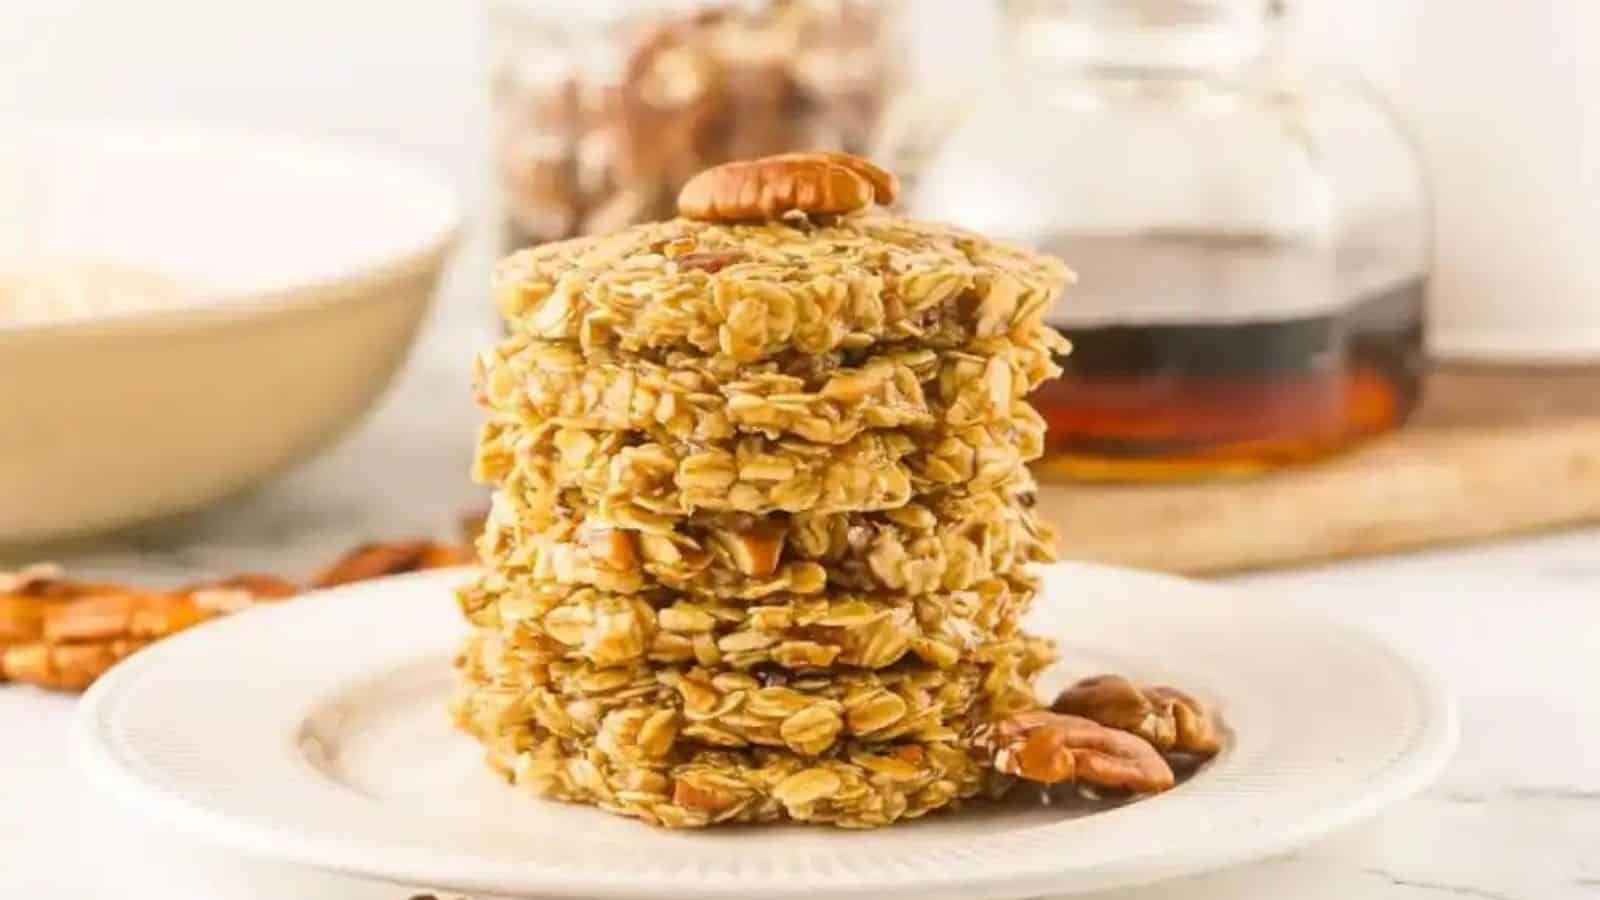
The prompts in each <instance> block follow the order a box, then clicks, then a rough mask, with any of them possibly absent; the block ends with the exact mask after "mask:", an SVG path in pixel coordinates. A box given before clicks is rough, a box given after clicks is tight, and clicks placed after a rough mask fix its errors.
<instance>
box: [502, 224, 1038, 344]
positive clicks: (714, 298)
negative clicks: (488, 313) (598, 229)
mask: <svg viewBox="0 0 1600 900" xmlns="http://www.w3.org/2000/svg"><path fill="white" fill-rule="evenodd" d="M729 252H736V253H738V254H741V256H740V257H739V258H740V260H741V261H739V262H735V263H733V264H731V265H727V266H723V267H721V268H719V269H718V270H717V271H708V270H706V269H705V268H703V267H700V266H680V265H679V264H678V263H677V262H676V260H677V259H678V258H680V257H690V256H692V255H698V254H704V253H729ZM1069 279H1070V274H1069V273H1068V271H1067V269H1066V267H1065V266H1063V265H1062V264H1061V263H1060V262H1058V261H1056V260H1055V259H1052V258H1050V257H1047V256H1043V255H1040V254H1036V253H1032V252H1030V251H1027V250H1024V249H1022V248H1020V247H1014V246H1010V245H1004V244H997V243H994V242H991V241H989V240H987V239H985V238H983V237H981V236H979V235H976V234H973V233H971V232H967V231H963V230H960V229H956V228H951V227H948V226H942V225H931V224H924V223H919V222H912V221H907V220H904V219H897V218H891V217H887V216H882V217H880V216H859V217H850V218H842V219H838V220H835V221H832V222H828V223H820V224H815V225H801V224H795V223H787V222H768V223H762V224H751V225H725V224H713V223H705V222H694V221H689V220H686V219H674V220H672V221H668V222H661V223H656V224H650V225H639V226H635V227H633V228H629V229H626V230H623V231H620V232H618V233H616V234H613V235H610V236H607V237H600V238H583V239H579V240H570V241H560V242H555V243H548V244H542V245H540V246H537V247H534V248H531V249H528V250H523V251H521V252H519V253H516V254H513V255H512V256H510V257H508V258H507V259H506V260H505V261H504V262H502V263H501V264H500V266H499V268H498V269H497V271H496V273H495V297H496V302H497V304H498V305H499V308H500V312H501V314H502V315H503V316H504V317H505V318H506V320H507V322H509V323H510V324H511V326H512V328H513V329H514V330H515V331H517V332H520V333H523V334H527V335H530V336H532V337H538V338H546V339H557V340H571V341H576V342H577V343H578V345H579V347H580V348H581V349H582V350H583V351H584V352H586V353H587V352H591V351H594V350H597V349H600V348H605V347H615V348H619V349H622V350H630V351H638V350H646V349H661V350H674V349H675V350H686V351H696V352H699V353H701V354H704V355H707V356H718V355H720V356H726V357H730V358H732V359H734V360H738V361H742V362H750V361H755V360H761V359H765V358H767V357H770V356H773V355H775V354H778V353H781V352H783V351H788V350H794V351H799V352H802V353H829V352H832V351H834V350H841V349H847V350H848V349H855V350H859V349H863V348H866V347H870V346H872V345H874V344H877V343H880V342H897V341H917V342H920V343H922V344H923V345H924V346H927V347H937V348H944V347H958V346H962V345H964V344H966V343H968V342H970V341H972V340H975V339H979V338H994V337H1002V336H1010V337H1012V338H1014V339H1016V340H1019V341H1021V342H1025V343H1043V344H1046V345H1048V346H1053V347H1061V346H1062V342H1061V341H1060V338H1058V337H1054V336H1053V332H1050V331H1049V329H1048V328H1046V327H1044V325H1043V321H1042V316H1043V314H1044V311H1045V309H1047V308H1048V307H1049V306H1050V305H1051V303H1052V302H1053V301H1054V300H1055V298H1056V296H1057V295H1058V294H1059V293H1060V291H1061V288H1062V286H1063V285H1065V284H1066V283H1067V282H1068V280H1069Z"/></svg>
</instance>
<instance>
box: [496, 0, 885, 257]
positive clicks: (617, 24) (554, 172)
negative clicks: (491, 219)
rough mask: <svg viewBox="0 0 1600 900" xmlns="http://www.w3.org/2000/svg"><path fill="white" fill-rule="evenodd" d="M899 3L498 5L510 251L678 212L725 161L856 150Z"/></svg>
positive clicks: (869, 117) (503, 194) (500, 168)
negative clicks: (697, 184)
mask: <svg viewBox="0 0 1600 900" xmlns="http://www.w3.org/2000/svg"><path fill="white" fill-rule="evenodd" d="M894 5H895V4H894V3H892V2H887V0H743V2H727V0H723V2H706V0H700V2H693V0H687V2H686V0H651V2H647V3H624V2H615V0H608V2H590V3H580V4H571V3H562V4H551V3H532V2H511V0H500V2H492V3H490V4H489V6H488V9H489V15H490V22H491V26H492V29H493V30H492V37H491V43H492V46H491V49H492V53H493V62H492V90H493V117H494V126H493V127H494V134H493V136H492V141H493V149H494V154H495V167H496V174H497V178H498V182H499V188H500V191H499V193H500V201H501V206H502V211H503V219H504V226H505V232H504V234H503V236H502V249H513V248H516V247H521V246H526V245H529V244H534V243H542V242H545V241H552V240H561V239H564V238H568V237H575V236H579V235H587V234H600V233H605V232H608V231H613V230H616V229H618V228H621V227H624V226H626V225H630V224H633V223H636V222H642V221H651V220H658V219H665V218H670V217H671V216H672V215H673V214H674V212H675V200H676V198H677V194H678V190H679V189H680V188H681V187H682V186H683V183H684V182H685V181H687V180H688V178H689V177H691V176H692V175H694V174H695V173H696V172H699V171H701V170H702V169H705V168H707V167H709V166H712V165H716V164H719V163H723V162H727V161H729V160H734V159H748V158H755V157H760V156H765V155H769V154H773V153H781V152H784V151H789V150H802V149H804V150H810V149H839V150H847V151H852V152H860V151H863V150H864V149H865V148H866V147H867V145H868V144H869V142H870V140H871V137H872V132H873V130H874V128H875V127H876V124H877V121H878V117H879V114H880V111H881V109H882V106H883V104H884V101H885V99H886V95H887V93H888V92H889V89H890V83H891V77H892V75H893V73H894V71H895V69H896V66H897V60H898V49H897V44H896V41H895V40H894V39H893V33H894V30H895V29H894V27H893V22H894V16H893V14H892V13H893V7H894ZM574 11H576V13H577V14H574Z"/></svg>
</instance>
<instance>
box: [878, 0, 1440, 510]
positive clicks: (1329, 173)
mask: <svg viewBox="0 0 1600 900" xmlns="http://www.w3.org/2000/svg"><path fill="white" fill-rule="evenodd" d="M1000 6H1001V10H1002V15H1003V19H1004V32H1005V34H1006V38H1005V39H1006V41H1007V42H1008V45H1009V46H1008V48H1007V51H1006V52H1004V53H1002V54H1001V57H1002V58H1003V59H1004V60H1006V62H1007V66H1006V70H1005V71H1003V72H1002V73H1000V74H999V76H998V80H999V84H998V85H997V86H995V87H994V88H993V89H992V90H990V91H988V92H987V94H986V99H979V100H978V101H977V102H976V103H975V104H974V105H973V107H972V108H971V109H969V110H967V111H965V113H964V114H963V115H962V116H961V117H960V122H959V124H957V125H955V126H954V127H953V129H952V130H950V131H948V132H947V133H945V134H944V136H943V137H942V138H941V140H940V141H939V142H938V144H937V146H936V147H935V148H933V149H931V150H929V149H927V148H926V147H923V148H919V149H918V151H917V152H918V153H920V154H921V155H922V157H923V158H924V160H925V166H924V168H923V169H922V170H921V171H920V172H918V173H914V174H915V177H913V178H910V179H908V181H909V182H910V183H911V184H912V185H913V186H914V187H913V190H912V191H911V192H910V196H909V199H908V203H907V205H908V206H909V208H910V211H911V212H912V213H913V214H915V215H918V216H923V217H928V218H933V219H940V220H945V221H951V222H955V223H958V224H963V225H967V226H969V227H972V228H974V229H975V230H979V231H984V232H987V233H991V234H1001V235H1005V236H1007V237H1009V238H1012V239H1014V240H1018V241H1021V242H1024V243H1027V244H1031V245H1033V246H1036V247H1039V248H1041V249H1043V250H1045V251H1047V252H1051V253H1055V254H1057V255H1059V256H1060V257H1062V258H1063V259H1065V260H1066V262H1067V263H1068V264H1069V265H1070V266H1072V268H1073V269H1074V270H1075V271H1076V272H1077V273H1078V276H1079V280H1078V283H1077V284H1076V285H1075V286H1074V287H1073V288H1072V289H1070V290H1069V291H1068V292H1067V293H1066V296H1065V297H1063V299H1062V300H1061V301H1060V302H1059V303H1058V305H1057V307H1056V308H1055V309H1053V310H1052V311H1051V313H1050V321H1051V323H1052V324H1053V325H1055V326H1056V327H1057V328H1059V329H1060V330H1061V331H1062V332H1064V333H1065V334H1066V335H1067V336H1068V337H1069V338H1071V339H1072V341H1073V344H1074V350H1073V352H1072V354H1071V355H1070V356H1069V357H1067V358H1065V359H1063V360H1062V365H1063V366H1064V367H1065V370H1066V371H1065V374H1064V376H1063V377H1062V378H1061V379H1059V380H1058V381H1056V382H1053V383H1051V384H1049V385H1047V386H1045V387H1044V388H1042V389H1041V390H1040V392H1039V393H1038V394H1037V395H1036V396H1035V397H1034V402H1035V404H1036V405H1037V406H1038V407H1039V409H1040V411H1041V412H1042V413H1043V414H1044V415H1045V417H1046V419H1047V421H1048V422H1049V426H1050V436H1049V456H1048V457H1047V460H1046V462H1045V463H1044V465H1043V471H1044V472H1046V473H1052V472H1053V473H1059V474H1063V475H1067V476H1071V477H1078V478H1088V479H1111V480H1143V479H1163V478H1183V477H1194V476H1210V475H1229V474H1242V473H1252V472H1257V471H1261V470H1264V469H1270V468H1273V467H1276V466H1280V465H1284V464H1288V463H1292V462H1296V461H1301V460H1308V459H1313V458H1317V457H1320V456H1323V455H1325V454H1328V453H1330V452H1333V451H1335V450H1338V449H1340V448H1343V447H1346V446H1349V445H1350V444H1351V443H1353V442H1355V441H1357V440H1360V439H1362V438H1365V437H1369V436H1371V435H1374V434H1379V433H1382V432H1385V431H1388V430H1390V429H1393V428H1396V427H1398V426H1399V425H1401V424H1402V423H1403V422H1404V421H1405V420H1406V418H1407V417H1408V416H1409V415H1410V413H1411V411H1412V410H1413V408H1414V407H1415V405H1416V403H1417V398H1418V392H1419V385H1420V377H1421V365H1420V353H1421V327H1422V324H1421V323H1422V318H1421V316H1422V306H1421V297H1422V294H1423V289H1424V286H1425V283H1426V278H1427V267H1428V252H1427V248H1428V243H1429V238H1428V213H1427V204H1426V200H1425V191H1424V188H1423V184H1422V178H1421V175H1420V170H1419V167H1418V165H1417V163H1416V162H1415V157H1414V155H1413V154H1412V153H1411V150H1410V148H1409V146H1408V144H1407V142H1406V141H1405V139H1404V138H1403V136H1401V135H1400V133H1399V132H1398V130H1397V128H1396V127H1395V125H1394V123H1393V121H1392V120H1391V119H1390V118H1389V117H1388V116H1387V114H1386V113H1385V112H1384V111H1383V110H1382V108H1381V107H1379V106H1377V105H1375V104H1374V103H1372V102H1371V100H1370V98H1369V97H1367V96H1366V95H1363V94H1360V93H1356V92H1354V91H1351V90H1347V89H1345V88H1344V87H1343V86H1342V85H1335V84H1333V83H1330V82H1308V81H1306V80H1304V79H1297V78H1296V77H1294V76H1293V75H1292V74H1291V71H1292V70H1291V69H1290V67H1288V66H1287V65H1286V64H1285V61H1284V54H1283V48H1282V46H1281V44H1280V42H1279V39H1278V34H1279V30H1280V29H1279V27H1278V26H1279V18H1280V15H1281V12H1282V10H1281V6H1282V4H1281V3H1278V2H1271V0H1009V2H1003V3H1001V5H1000ZM889 155H890V156H891V157H893V156H895V153H894V151H893V149H892V148H889Z"/></svg>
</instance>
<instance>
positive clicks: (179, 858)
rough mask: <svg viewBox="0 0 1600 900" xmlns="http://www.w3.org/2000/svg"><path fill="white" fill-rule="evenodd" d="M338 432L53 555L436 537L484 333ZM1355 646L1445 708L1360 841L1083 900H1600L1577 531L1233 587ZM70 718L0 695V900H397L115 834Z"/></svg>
mask: <svg viewBox="0 0 1600 900" xmlns="http://www.w3.org/2000/svg"><path fill="white" fill-rule="evenodd" d="M440 318H441V320H442V322H441V323H436V325H435V327H434V329H433V330H432V331H431V332H430V333H429V334H428V336H427V338H426V340H425V343H424V345H423V346H422V347H421V348H419V350H418V352H417V353H416V354H415V356H414V357H413V359H412V362H411V364H410V365H409V366H408V368H407V370H406V372H405V373H404V374H403V376H402V378H401V380H400V381H399V382H398V383H397V385H396V387H395V389H394V390H393V391H392V392H391V393H390V395H389V396H388V397H387V398H386V399H385V401H384V403H383V405H382V406H381V407H380V409H379V410H378V411H377V413H376V414H375V415H374V416H373V417H372V418H371V419H370V420H369V421H368V422H367V423H365V424H364V425H363V426H362V427H361V428H360V430H359V431H358V432H356V433H355V434H354V435H352V436H351V437H350V438H348V439H347V440H345V441H344V442H343V443H342V444H341V445H339V446H338V447H336V448H335V449H334V450H333V451H331V452H330V453H328V454H326V455H324V456H323V457H321V458H320V459H318V460H317V461H315V462H314V463H311V464H309V465H307V466H304V467H302V468H300V469H298V470H296V471H294V472H291V473H289V474H288V475H287V476H285V477H284V478H282V479H280V480H279V481H277V482H276V483H274V484H273V485H272V486H270V487H268V488H266V489H264V490H262V491H260V492H258V493H256V494H253V495H251V496H249V497H245V498H241V499H238V500H235V501H233V502H231V503H228V504H226V505H224V506H222V507H220V508H217V509H214V510H211V511H208V512H206V513H203V514H200V515H196V516H192V517H189V518H187V519H184V520H182V521H177V522H170V523H164V524H162V525H160V526H156V527H151V528H146V529H142V530H141V531H140V532H138V533H137V534H135V535H130V536H125V537H119V538H116V539H113V540H111V541H105V542H98V543H95V544H92V545H83V546H80V547H76V548H61V549H60V550H59V551H58V555H59V556H60V557H61V558H62V559H63V560H64V561H65V562H66V563H68V564H69V565H70V566H71V567H72V568H73V569H74V570H75V571H79V572H83V573H92V574H105V575H114V576H118V577H128V578H137V579H140V580H144V581H152V582H153V581H160V580H180V579H184V578H188V577H192V576H195V575H198V574H206V573H217V574H220V573H225V572H232V571H238V570H241V569H262V570H267V571H280V572H285V573H304V572H307V571H309V570H311V569H313V568H314V567H315V566H317V565H318V564H320V563H321V562H323V561H325V560H326V559H327V557H328V556H329V555H330V552H331V551H333V550H336V549H338V548H343V547H345V546H348V545H349V544H350V543H352V542H353V541H356V540H360V539H363V538H367V537H394V536H400V535H405V534H408V533H416V534H448V533H450V530H451V529H453V528H454V522H455V520H456V516H457V514H458V513H459V512H460V511H461V510H463V509H465V508H467V507H469V506H472V505H475V504H478V503H481V502H482V497H483V494H482V492H481V490H480V489H478V488H475V487H474V486H472V485H471V484H469V483H468V482H467V480H466V478H465V471H466V468H467V465H468V460H469V452H470V445H471V440H472V434H473V422H474V419H475V413H474V412H473V410H472V409H471V407H470V401H469V400H468V398H467V394H466V388H465V374H464V371H463V366H462V365H461V363H460V361H461V360H462V359H464V358H465V355H466V354H467V353H469V352H470V349H471V348H472V347H473V346H474V345H475V344H476V343H478V342H480V341H481V340H483V339H484V338H485V336H486V335H488V334H489V333H490V332H489V325H488V323H487V321H483V322H478V321H473V320H471V319H469V318H464V317H462V316H461V315H459V313H457V314H455V315H449V316H442V317H440ZM1236 583H1238V584H1239V585H1240V586H1242V587H1245V588H1247V589H1251V590H1267V591H1272V592H1274V593H1276V594H1277V595H1279V596H1281V597H1282V600H1283V602H1284V603H1288V604H1300V605H1304V606H1308V607H1315V608H1317V609H1320V610H1323V611H1325V612H1328V613H1331V614H1332V615H1335V616H1338V617H1340V618H1343V619H1347V620H1349V621H1352V622H1355V623H1358V624H1360V625H1363V626H1366V627H1368V628H1370V629H1372V630H1374V631H1377V632H1379V633H1381V634H1383V635H1385V636H1387V637H1388V638H1390V639H1391V640H1392V641H1393V642H1395V643H1396V644H1398V645H1399V646H1401V647H1403V648H1405V649H1407V650H1409V651H1410V652H1411V653H1413V654H1415V655H1416V656H1417V657H1418V658H1420V659H1421V660H1423V661H1425V662H1427V663H1429V664H1431V665H1433V666H1435V667H1436V668H1437V669H1438V670H1439V671H1440V672H1441V673H1442V674H1443V675H1444V676H1445V678H1446V679H1447V680H1448V681H1449V682H1450V683H1451V684H1453V686H1454V688H1455V690H1456V691H1457V692H1458V695H1459V697H1460V699H1461V705H1462V741H1461V750H1460V753H1459V755H1458V757H1457V758H1456V760H1455V762H1454V764H1453V765H1452V766H1451V768H1450V769H1449V771H1448V773H1447V774H1446V776H1445V777H1444V779H1443V781H1442V782H1441V783H1440V784H1439V785H1438V786H1436V787H1435V788H1433V789H1432V790H1430V791H1428V792H1427V793H1425V794H1424V795H1422V796H1421V797H1419V798H1417V799H1414V800H1412V801H1409V802H1407V803H1405V804H1402V805H1400V806H1398V807H1396V808H1394V809H1392V810H1390V811H1388V812H1386V813H1384V814H1383V815H1382V816H1381V817H1380V818H1378V819H1377V820H1375V821H1373V822H1372V823H1370V824H1368V825H1365V826H1362V827H1360V828H1357V829H1356V830H1353V831H1350V832H1348V833H1346V834H1343V835H1341V836H1339V837H1336V838H1334V839H1332V840H1328V841H1326V842H1323V843H1321V844H1318V845H1315V846H1312V847H1309V848H1307V849H1305V850H1302V851H1299V852H1296V853H1292V854H1289V855H1287V856H1284V857H1282V858H1279V859H1275V860H1272V861H1269V862H1266V863H1261V864H1256V865H1250V866H1245V867H1242V868H1238V869H1234V870H1231V871H1226V872H1221V873H1218V874H1214V875H1210V876H1204V877H1200V878H1191V879H1184V880H1181V881H1177V882H1172V883H1169V884H1165V885H1159V886H1156V887H1152V888H1145V889H1140V890H1133V891H1122V892H1118V893H1115V894H1109V895H1105V896H1104V900H1179V898H1183V900H1190V898H1197V897H1198V898H1242V900H1268V898H1272V900H1278V898H1287V897H1293V898H1297V900H1436V898H1478V900H1578V898H1600V699H1597V694H1600V531H1590V532H1576V533H1571V534H1565V535H1557V536H1551V537H1545V538H1537V539H1529V540H1523V541H1513V542H1505V543H1501V544H1496V545H1490V546H1482V547H1475V548H1470V549H1462V550H1452V551H1445V552H1434V553H1426V554H1418V555H1414V556H1405V557H1395V558H1390V559H1384V560H1376V561H1367V562H1360V563H1345V564H1340V565H1334V566H1327V567H1320V568H1314V569H1302V570H1297V571H1292V572H1285V573H1276V574H1271V575H1258V576H1252V577H1249V578H1243V579H1237V580H1236ZM72 709H73V700H72V698H70V697H63V696H53V695H47V694H43V693H39V692H36V691H33V690H31V689H25V688H15V687H7V688H0V896H3V897H18V898H22V897H27V898H30V900H83V898H89V897H95V898H98V897H105V898H108V900H110V898H115V900H145V898H151V900H154V898H158V897H159V898H176V897H205V898H208V900H209V898H216V900H249V898H260V900H266V898H269V897H271V898H279V897H297V898H300V897H304V898H312V897H316V898H324V897H325V898H329V900H346V898H348V900H368V898H371V900H401V898H403V897H404V896H405V895H406V893H405V891H403V890H401V889H398V888H393V887H382V886H370V885H365V886H364V885H354V884H351V883H348V882H344V881H337V882H336V881H334V880H331V879H327V878H324V877H321V876H313V875H308V874H296V875H293V876H290V875H286V874H284V873H282V872H279V871H276V870H272V869H269V868H267V867H262V866H259V865H256V864H252V863H248V862H245V861H242V860H237V859H234V858H230V857H227V856H225V855H222V854H218V853H216V852H214V851H209V850H206V849H203V848H195V847H191V846H188V845H185V844H182V843H181V842H178V841H177V839H176V838H171V837H168V836H167V835H166V834H165V833H164V832H163V831H162V830H161V826H160V825H159V823H153V822H137V821H128V820H124V819H119V818H118V816H119V815H120V814H116V813H113V812H112V811H111V810H109V809H108V808H107V805H106V804H104V803H102V802H99V801H98V799H97V798H95V797H93V796H88V795H87V792H85V791H82V790H81V789H80V788H79V786H78V782H77V780H76V778H75V777H74V775H73V773H72V771H71V768H70V765H69V761H68V759H67V758H66V747H67V735H68V728H69V722H70V720H71V716H72Z"/></svg>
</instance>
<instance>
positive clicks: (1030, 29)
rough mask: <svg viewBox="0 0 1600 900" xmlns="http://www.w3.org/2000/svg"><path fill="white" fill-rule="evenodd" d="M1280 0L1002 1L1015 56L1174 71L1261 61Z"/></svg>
mask: <svg viewBox="0 0 1600 900" xmlns="http://www.w3.org/2000/svg"><path fill="white" fill-rule="evenodd" d="M1283 8H1284V2H1283V0H1006V2H1005V3H1004V10H1005V29H1006V33H1007V38H1008V43H1009V46H1010V49H1011V52H1012V54H1013V55H1014V58H1015V59H1016V60H1017V61H1018V62H1019V63H1020V64H1022V65H1024V66H1028V67H1034V68H1042V69H1058V70H1060V69H1066V70H1079V71H1092V72H1110V73H1117V72H1126V73H1129V74H1138V75H1145V76H1152V77H1160V76H1163V75H1171V76H1177V77H1184V76H1193V75H1203V74H1212V73H1221V72H1230V71H1236V70H1238V69H1242V68H1244V67H1247V66H1250V65H1252V64H1254V63H1257V62H1259V61H1260V60H1262V59H1263V58H1264V57H1265V56H1266V55H1267V53H1268V51H1269V50H1270V49H1271V47H1272V46H1273V44H1274V42H1275V41H1276V39H1277V37H1278V32H1279V30H1280V29H1279V26H1280V24H1281V19H1282V17H1283Z"/></svg>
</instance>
